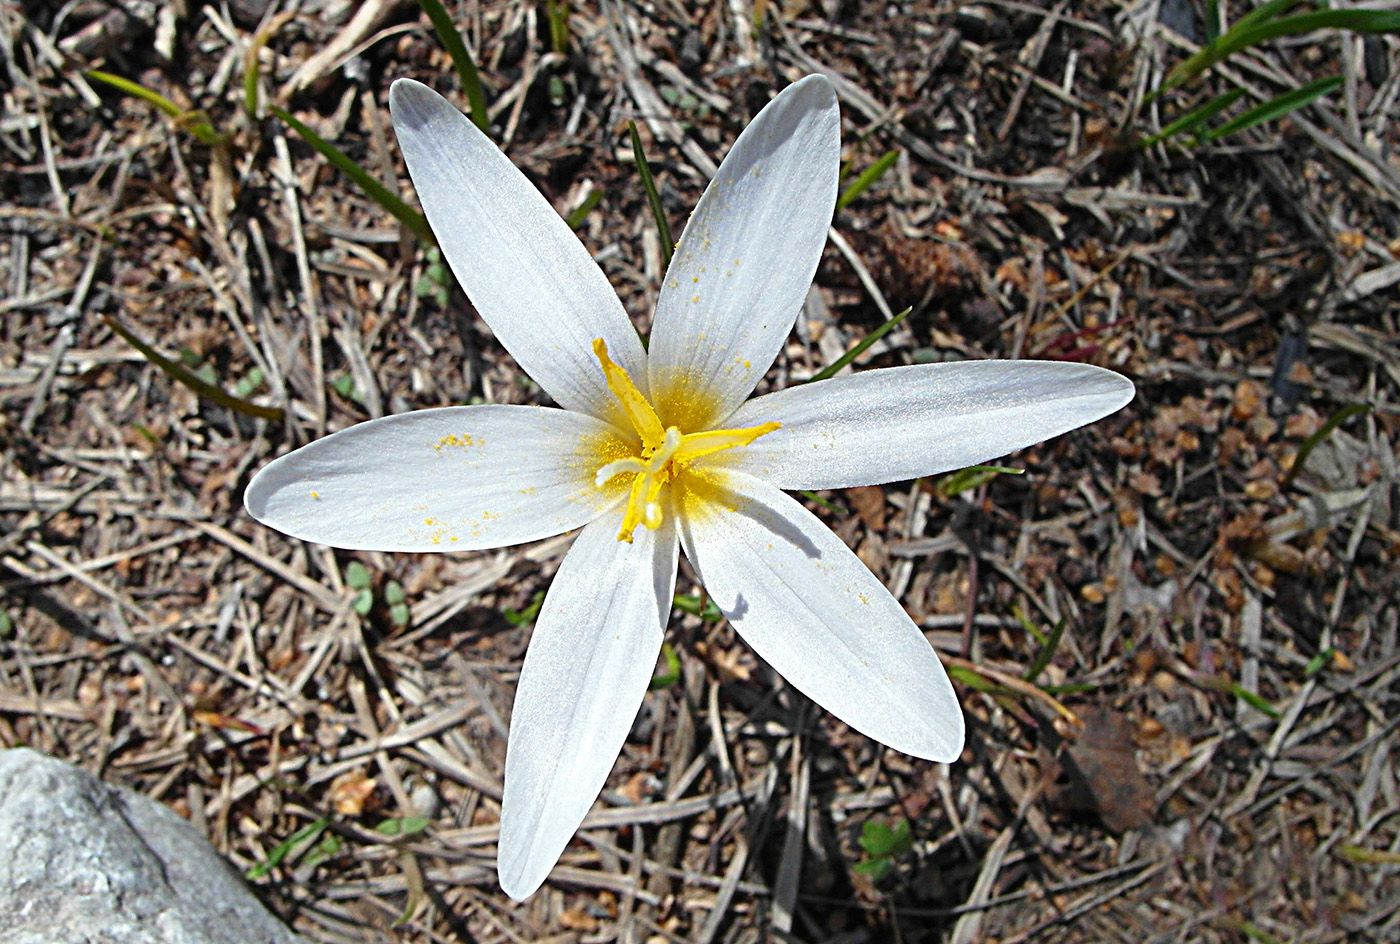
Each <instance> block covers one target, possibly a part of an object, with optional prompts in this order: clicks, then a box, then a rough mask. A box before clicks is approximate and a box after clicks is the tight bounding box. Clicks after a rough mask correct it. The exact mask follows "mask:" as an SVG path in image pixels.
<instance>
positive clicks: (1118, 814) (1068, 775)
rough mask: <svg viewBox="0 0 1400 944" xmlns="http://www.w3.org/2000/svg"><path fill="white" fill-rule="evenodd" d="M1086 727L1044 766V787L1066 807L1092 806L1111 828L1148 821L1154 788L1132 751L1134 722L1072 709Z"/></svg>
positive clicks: (1111, 714)
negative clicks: (1053, 761) (1045, 767)
mask: <svg viewBox="0 0 1400 944" xmlns="http://www.w3.org/2000/svg"><path fill="white" fill-rule="evenodd" d="M1076 711H1077V712H1078V713H1079V717H1080V718H1081V719H1082V720H1083V722H1084V731H1083V732H1082V733H1081V734H1080V735H1079V737H1077V738H1075V739H1074V740H1073V741H1070V742H1067V743H1066V745H1065V748H1064V750H1063V751H1061V753H1060V757H1059V759H1058V762H1057V763H1055V764H1052V765H1049V766H1048V767H1047V769H1046V775H1047V776H1046V780H1047V783H1046V791H1047V793H1048V794H1049V795H1050V797H1051V799H1052V800H1053V801H1054V802H1056V803H1058V804H1059V805H1060V806H1061V807H1062V808H1064V809H1069V810H1085V811H1093V812H1096V813H1098V814H1099V818H1100V819H1102V820H1103V824H1104V826H1106V827H1107V828H1108V829H1109V830H1111V831H1113V832H1115V833H1122V832H1126V831H1128V830H1130V829H1141V828H1143V827H1145V826H1148V825H1150V824H1151V822H1152V806H1153V802H1152V788H1151V787H1150V786H1149V785H1148V783H1147V780H1146V778H1144V777H1143V775H1142V771H1140V770H1138V766H1137V760H1136V759H1135V758H1134V755H1133V733H1134V732H1133V725H1132V723H1131V722H1130V721H1129V720H1128V718H1127V717H1126V716H1124V715H1123V714H1122V713H1120V712H1116V711H1105V710H1103V709H1099V708H1084V709H1076Z"/></svg>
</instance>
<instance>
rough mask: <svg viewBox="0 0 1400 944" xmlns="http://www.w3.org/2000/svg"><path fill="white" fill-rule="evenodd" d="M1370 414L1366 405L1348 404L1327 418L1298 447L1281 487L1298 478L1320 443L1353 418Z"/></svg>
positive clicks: (1369, 407) (1369, 408) (1369, 409)
mask: <svg viewBox="0 0 1400 944" xmlns="http://www.w3.org/2000/svg"><path fill="white" fill-rule="evenodd" d="M1369 412H1371V406H1370V404H1367V403H1350V404H1348V405H1346V406H1344V407H1342V408H1341V409H1340V410H1338V411H1336V412H1335V413H1333V414H1332V415H1331V416H1329V417H1327V421H1326V422H1325V423H1323V424H1322V426H1321V427H1320V428H1319V429H1318V431H1317V432H1315V433H1313V434H1312V435H1311V436H1309V437H1308V438H1307V439H1305V440H1303V444H1302V445H1301V446H1299V447H1298V455H1296V456H1295V457H1294V458H1293V465H1292V466H1290V467H1289V469H1288V474H1287V475H1285V476H1284V477H1283V487H1284V488H1287V487H1288V486H1290V485H1292V484H1293V480H1294V479H1296V478H1297V477H1298V473H1299V472H1301V471H1303V464H1304V463H1305V462H1307V461H1308V456H1310V455H1312V451H1313V450H1314V449H1316V448H1317V447H1318V445H1319V444H1321V442H1322V441H1323V440H1324V439H1326V438H1327V437H1328V436H1331V435H1332V433H1333V432H1334V431H1335V430H1336V428H1337V427H1338V426H1341V425H1342V424H1343V423H1345V422H1346V421H1347V420H1349V419H1351V418H1352V417H1353V416H1360V415H1361V414H1362V413H1369Z"/></svg>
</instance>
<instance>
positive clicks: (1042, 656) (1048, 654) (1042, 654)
mask: <svg viewBox="0 0 1400 944" xmlns="http://www.w3.org/2000/svg"><path fill="white" fill-rule="evenodd" d="M1067 625H1069V621H1068V620H1066V619H1061V620H1060V621H1059V622H1058V623H1056V624H1055V627H1054V628H1053V629H1051V630H1050V635H1049V636H1048V637H1046V639H1045V642H1044V644H1043V645H1041V647H1040V651H1039V652H1037V653H1036V654H1035V660H1034V661H1033V662H1031V665H1030V668H1028V669H1026V674H1025V675H1024V676H1022V678H1024V679H1025V680H1026V681H1027V682H1034V681H1035V680H1036V679H1037V678H1038V677H1039V676H1040V673H1041V672H1044V671H1045V667H1046V666H1048V665H1049V664H1050V660H1051V659H1053V658H1055V650H1056V649H1058V648H1059V647H1060V639H1061V638H1062V637H1063V636H1064V634H1065V627H1066V626H1067Z"/></svg>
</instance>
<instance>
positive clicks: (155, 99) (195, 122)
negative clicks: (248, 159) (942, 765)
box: [83, 69, 228, 145]
mask: <svg viewBox="0 0 1400 944" xmlns="http://www.w3.org/2000/svg"><path fill="white" fill-rule="evenodd" d="M83 75H85V76H87V77H88V78H89V79H96V80H97V81H99V82H103V83H105V84H107V85H110V86H112V87H113V88H115V89H118V90H120V91H122V92H125V93H126V94H128V95H131V96H133V97H134V98H139V99H141V101H143V102H145V103H147V104H148V105H154V106H155V107H156V108H158V109H159V110H160V111H162V112H164V113H165V114H166V115H167V116H168V117H169V118H170V119H171V120H173V121H174V122H175V126H176V127H177V128H182V129H184V130H185V131H188V132H189V133H190V134H192V135H194V136H195V137H196V138H197V139H198V140H200V141H201V142H203V143H205V144H209V145H217V144H223V143H224V142H225V141H227V140H228V139H227V138H226V137H225V136H224V135H222V134H220V133H219V132H217V131H215V130H214V126H213V125H212V124H210V123H209V119H208V118H206V117H205V116H204V114H203V113H202V112H198V111H186V110H185V109H183V108H181V107H180V106H179V105H176V104H175V103H174V102H172V101H171V100H170V99H168V98H166V97H165V96H164V95H162V94H160V93H159V92H155V91H152V90H151V89H148V88H146V87H145V86H144V85H137V84H136V83H135V82H133V81H131V80H130V79H124V78H122V77H121V76H119V75H113V74H112V73H110V72H102V71H99V70H97V69H91V70H89V71H87V72H84V73H83Z"/></svg>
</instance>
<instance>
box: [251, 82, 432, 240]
mask: <svg viewBox="0 0 1400 944" xmlns="http://www.w3.org/2000/svg"><path fill="white" fill-rule="evenodd" d="M267 107H268V108H269V109H270V110H271V111H272V113H273V114H274V115H276V116H277V117H278V118H280V119H282V121H284V122H286V124H287V126H288V127H290V128H291V129H292V130H293V131H295V132H296V133H297V134H299V135H301V137H302V139H303V140H304V141H306V143H307V144H309V145H311V147H312V149H313V150H315V151H316V152H317V153H318V154H320V155H321V156H322V157H324V158H325V159H326V160H328V161H330V162H331V163H332V164H334V165H335V167H336V168H337V169H338V170H339V171H340V172H341V173H343V174H344V175H345V176H347V177H349V178H350V179H351V180H353V181H354V182H355V184H356V185H357V186H358V187H359V188H360V189H361V190H363V191H364V192H365V195H366V196H368V197H369V198H370V199H371V200H373V201H374V202H375V203H377V204H379V205H380V206H381V207H383V208H384V209H385V211H387V212H388V213H389V215H391V216H392V217H393V218H394V219H396V220H398V221H399V222H400V223H402V224H403V225H404V226H406V227H408V229H409V231H410V232H412V233H413V234H414V235H415V236H418V237H419V238H420V239H423V240H426V241H427V242H429V243H433V242H435V240H434V239H433V231H432V229H431V228H430V227H429V226H428V218H427V217H425V216H424V215H423V214H422V213H419V212H418V211H417V210H415V209H413V207H411V206H409V205H408V204H407V203H404V202H403V200H401V199H400V198H399V195H398V194H396V193H394V192H393V191H391V190H390V189H389V188H388V187H386V186H384V185H383V184H381V183H380V182H379V181H377V180H375V179H374V178H373V177H371V176H370V175H369V173H368V172H367V171H365V169H364V168H362V167H361V166H360V165H359V164H356V163H355V162H354V161H352V160H351V159H350V158H349V157H348V156H346V154H345V152H344V151H342V150H340V148H338V147H336V146H335V145H334V144H331V143H330V142H329V141H327V140H326V139H325V138H322V137H321V136H320V135H319V134H317V133H316V132H314V131H312V130H311V129H310V128H308V127H307V126H306V125H304V124H302V123H301V122H300V121H298V120H297V119H295V118H293V117H292V116H291V115H290V114H288V113H287V111H286V110H285V109H282V108H279V107H277V106H276V105H268V106H267Z"/></svg>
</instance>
